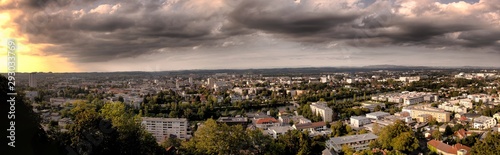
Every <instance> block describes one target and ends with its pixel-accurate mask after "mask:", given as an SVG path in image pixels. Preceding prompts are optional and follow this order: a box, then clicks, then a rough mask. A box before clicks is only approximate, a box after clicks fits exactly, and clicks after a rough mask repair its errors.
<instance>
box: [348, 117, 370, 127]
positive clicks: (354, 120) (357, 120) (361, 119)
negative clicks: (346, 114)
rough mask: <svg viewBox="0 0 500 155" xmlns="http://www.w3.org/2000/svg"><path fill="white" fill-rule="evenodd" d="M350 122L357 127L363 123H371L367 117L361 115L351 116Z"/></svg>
mask: <svg viewBox="0 0 500 155" xmlns="http://www.w3.org/2000/svg"><path fill="white" fill-rule="evenodd" d="M350 122H351V126H353V127H356V128H359V127H361V126H363V125H365V124H370V123H371V121H370V119H369V118H367V117H363V116H351V119H350Z"/></svg>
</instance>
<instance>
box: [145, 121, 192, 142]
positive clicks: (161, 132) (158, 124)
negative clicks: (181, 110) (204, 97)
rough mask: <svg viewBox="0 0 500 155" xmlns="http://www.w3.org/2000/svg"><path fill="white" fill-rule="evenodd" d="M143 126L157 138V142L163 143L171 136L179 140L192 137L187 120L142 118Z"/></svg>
mask: <svg viewBox="0 0 500 155" xmlns="http://www.w3.org/2000/svg"><path fill="white" fill-rule="evenodd" d="M141 124H142V125H143V126H144V127H145V128H146V131H148V132H149V133H151V134H152V135H153V136H154V137H155V138H156V141H157V142H162V141H164V140H165V139H166V138H168V137H169V136H171V135H174V136H176V137H177V138H179V139H188V138H189V137H190V136H189V133H188V126H189V124H188V121H187V119H186V118H157V117H142V122H141Z"/></svg>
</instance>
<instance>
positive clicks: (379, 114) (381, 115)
mask: <svg viewBox="0 0 500 155" xmlns="http://www.w3.org/2000/svg"><path fill="white" fill-rule="evenodd" d="M390 115H391V114H389V113H386V112H382V111H377V112H372V113H368V114H366V117H367V118H371V119H376V120H380V119H382V118H384V117H386V116H390Z"/></svg>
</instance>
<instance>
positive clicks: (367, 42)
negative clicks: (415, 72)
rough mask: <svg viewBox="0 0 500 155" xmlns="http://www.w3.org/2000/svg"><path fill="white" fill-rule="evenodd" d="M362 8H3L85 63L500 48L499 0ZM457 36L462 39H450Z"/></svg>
mask: <svg viewBox="0 0 500 155" xmlns="http://www.w3.org/2000/svg"><path fill="white" fill-rule="evenodd" d="M363 2H365V1H360V2H354V1H353V0H339V1H330V0H324V1H321V0H319V1H311V0H302V1H296V2H294V1H291V0H274V1H269V0H251V1H247V0H242V1H238V0H227V1H226V0H215V1H211V0H180V1H169V0H154V1H149V0H146V1H139V0H110V1H103V0H101V1H99V0H26V1H20V3H19V5H14V4H13V3H9V4H8V5H5V6H2V8H6V7H7V8H10V7H13V6H16V7H18V9H21V10H23V11H24V14H23V15H21V16H20V17H19V18H18V19H16V22H17V23H18V24H19V25H20V26H21V27H23V28H22V30H23V31H24V33H27V34H28V36H29V39H30V42H31V43H49V44H53V45H55V46H52V47H51V49H46V50H45V52H46V53H47V54H58V55H63V56H65V57H69V58H71V59H72V60H74V61H79V62H98V61H107V60H112V59H120V58H129V57H137V56H140V55H147V54H152V53H157V52H164V51H172V50H179V51H185V50H187V49H192V48H193V47H195V46H200V45H202V46H203V47H207V48H210V47H215V46H219V45H221V44H223V43H224V42H225V41H228V40H231V39H233V38H237V37H240V36H246V35H248V34H253V35H255V34H258V33H259V32H264V33H266V34H270V35H272V37H274V38H279V39H282V40H287V41H292V42H299V43H304V45H306V46H314V45H319V46H323V45H324V44H325V43H330V42H344V43H346V44H347V45H351V46H362V47H376V46H386V45H397V46H408V45H412V46H413V45H416V46H425V47H428V46H432V47H443V46H446V47H466V48H478V47H480V48H491V49H493V50H494V51H495V49H498V44H499V43H498V40H499V36H500V32H499V28H498V25H496V23H491V22H492V21H493V22H494V21H495V17H496V18H498V17H499V13H498V10H494V8H495V7H494V6H498V5H496V4H495V1H494V0H485V1H484V2H481V3H477V4H475V5H478V6H477V8H478V9H470V10H469V12H471V13H465V14H457V13H456V10H446V9H450V8H451V9H453V7H446V8H443V7H441V6H439V5H437V4H435V3H432V2H433V1H430V0H415V5H414V6H413V7H412V6H411V5H406V4H404V3H406V2H409V1H399V0H395V1H375V2H372V1H370V3H366V2H365V4H363V5H361V3H363ZM366 4H370V5H366ZM458 10H459V9H458ZM486 14H488V15H490V14H491V15H490V16H491V17H490V16H484V15H486ZM495 25H496V28H495ZM454 33H458V34H457V36H452V35H450V34H454ZM255 37H259V36H258V35H255ZM247 38H251V37H247ZM243 42H244V41H243Z"/></svg>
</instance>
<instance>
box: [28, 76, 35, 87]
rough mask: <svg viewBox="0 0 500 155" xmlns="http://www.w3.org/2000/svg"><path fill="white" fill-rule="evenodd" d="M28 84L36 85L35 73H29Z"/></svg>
mask: <svg viewBox="0 0 500 155" xmlns="http://www.w3.org/2000/svg"><path fill="white" fill-rule="evenodd" d="M29 86H30V87H36V73H30V74H29Z"/></svg>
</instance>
